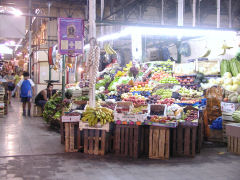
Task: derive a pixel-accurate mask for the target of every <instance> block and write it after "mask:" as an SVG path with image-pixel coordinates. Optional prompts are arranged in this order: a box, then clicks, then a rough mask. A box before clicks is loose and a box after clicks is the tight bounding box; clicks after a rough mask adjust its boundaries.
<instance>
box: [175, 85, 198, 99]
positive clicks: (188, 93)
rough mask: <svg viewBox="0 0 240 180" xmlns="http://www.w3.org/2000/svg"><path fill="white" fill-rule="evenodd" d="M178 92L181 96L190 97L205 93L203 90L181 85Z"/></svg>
mask: <svg viewBox="0 0 240 180" xmlns="http://www.w3.org/2000/svg"><path fill="white" fill-rule="evenodd" d="M178 93H179V94H180V95H181V97H190V98H197V97H201V96H202V95H203V92H202V91H197V90H194V89H188V88H186V87H181V88H180V89H179V90H178Z"/></svg>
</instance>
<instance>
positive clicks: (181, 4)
mask: <svg viewBox="0 0 240 180" xmlns="http://www.w3.org/2000/svg"><path fill="white" fill-rule="evenodd" d="M184 2H185V0H178V26H183V15H184Z"/></svg>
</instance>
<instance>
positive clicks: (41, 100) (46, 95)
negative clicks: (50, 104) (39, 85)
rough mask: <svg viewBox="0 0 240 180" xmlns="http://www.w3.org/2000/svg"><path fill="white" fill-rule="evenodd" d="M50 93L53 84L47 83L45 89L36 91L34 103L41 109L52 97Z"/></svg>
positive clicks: (51, 92)
mask: <svg viewBox="0 0 240 180" xmlns="http://www.w3.org/2000/svg"><path fill="white" fill-rule="evenodd" d="M52 94H53V84H51V83H48V85H47V89H44V90H42V91H40V93H38V95H37V96H36V98H35V104H36V105H37V106H40V107H41V108H42V109H43V108H44V106H45V104H46V103H47V101H48V100H49V99H50V98H51V97H52Z"/></svg>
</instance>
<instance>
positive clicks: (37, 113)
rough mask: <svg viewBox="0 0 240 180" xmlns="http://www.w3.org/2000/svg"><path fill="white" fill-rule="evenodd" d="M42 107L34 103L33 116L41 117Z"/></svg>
mask: <svg viewBox="0 0 240 180" xmlns="http://www.w3.org/2000/svg"><path fill="white" fill-rule="evenodd" d="M42 113H43V112H42V108H41V107H40V106H37V105H34V107H33V117H41V116H42Z"/></svg>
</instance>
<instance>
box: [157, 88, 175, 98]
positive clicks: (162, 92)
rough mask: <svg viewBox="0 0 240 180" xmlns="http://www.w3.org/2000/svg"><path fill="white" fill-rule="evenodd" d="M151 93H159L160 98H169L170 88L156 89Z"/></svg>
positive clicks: (170, 94) (170, 95)
mask: <svg viewBox="0 0 240 180" xmlns="http://www.w3.org/2000/svg"><path fill="white" fill-rule="evenodd" d="M153 95H159V96H161V97H162V99H166V98H171V97H172V91H171V90H170V89H158V90H157V91H156V92H155V93H153Z"/></svg>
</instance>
